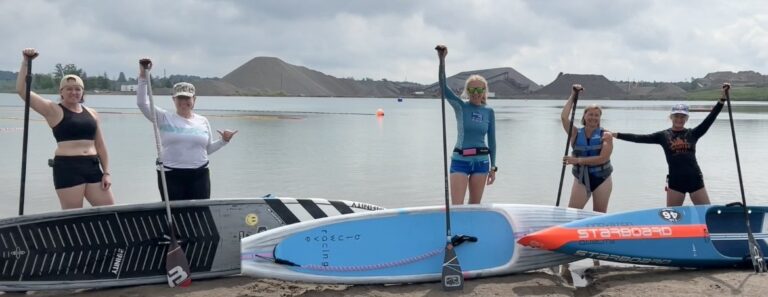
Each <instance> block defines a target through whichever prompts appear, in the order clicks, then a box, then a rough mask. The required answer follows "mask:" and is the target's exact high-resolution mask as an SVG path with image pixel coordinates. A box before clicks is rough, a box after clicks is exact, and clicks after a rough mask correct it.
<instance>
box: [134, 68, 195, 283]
mask: <svg viewBox="0 0 768 297" xmlns="http://www.w3.org/2000/svg"><path fill="white" fill-rule="evenodd" d="M139 64H141V67H143V68H144V69H145V71H146V72H147V94H148V95H149V107H150V109H149V110H150V117H151V118H152V126H153V128H154V129H153V130H154V132H155V147H156V148H157V166H158V168H159V169H160V183H161V184H162V188H163V197H165V199H164V200H165V212H166V215H167V216H168V230H169V231H170V234H169V236H170V238H169V240H170V244H169V245H168V252H166V255H165V256H166V257H165V270H166V271H167V274H166V276H167V277H168V286H170V287H171V288H173V287H176V286H180V287H187V286H189V285H190V284H192V278H191V275H192V271H190V269H189V262H187V256H186V255H185V254H184V249H182V248H181V246H180V245H179V241H178V240H177V239H176V230H175V227H174V225H173V216H172V215H171V201H170V198H169V196H168V184H167V182H166V179H165V171H164V170H163V161H162V159H160V133H159V130H158V128H157V116H156V113H155V101H154V99H153V98H152V76H151V75H150V73H149V70H150V69H151V66H150V65H151V64H152V62H151V61H150V60H149V59H141V60H139Z"/></svg>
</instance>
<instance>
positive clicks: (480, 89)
mask: <svg viewBox="0 0 768 297" xmlns="http://www.w3.org/2000/svg"><path fill="white" fill-rule="evenodd" d="M467 93H469V94H470V95H471V94H482V93H485V88H483V87H477V88H467Z"/></svg>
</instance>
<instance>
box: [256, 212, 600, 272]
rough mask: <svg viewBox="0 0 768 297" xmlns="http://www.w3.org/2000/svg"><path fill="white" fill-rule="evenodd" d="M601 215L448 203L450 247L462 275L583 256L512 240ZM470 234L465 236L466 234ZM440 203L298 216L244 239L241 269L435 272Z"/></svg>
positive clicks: (440, 242) (441, 242) (441, 240)
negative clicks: (455, 239)
mask: <svg viewBox="0 0 768 297" xmlns="http://www.w3.org/2000/svg"><path fill="white" fill-rule="evenodd" d="M594 215H598V213H595V212H591V211H584V210H576V209H565V208H556V207H551V206H540V205H515V204H483V205H463V206H458V207H452V208H451V227H452V232H453V234H454V235H457V236H458V235H465V236H470V237H474V238H476V239H477V241H476V242H472V241H470V240H467V241H465V242H463V243H461V244H459V245H457V246H456V247H455V248H454V250H455V252H456V255H457V256H458V260H459V263H460V264H461V268H462V272H463V274H464V276H465V277H466V278H475V277H481V276H490V275H498V274H505V273H513V272H522V271H527V270H533V269H540V268H545V267H551V266H555V265H560V264H564V263H568V262H571V261H574V260H578V259H580V258H579V257H573V256H567V255H562V254H558V253H552V252H548V251H542V250H537V249H532V248H527V247H523V246H520V245H517V244H516V240H517V238H519V237H522V236H524V235H527V234H529V233H532V232H534V231H538V230H541V229H544V228H547V227H550V226H554V225H557V224H562V223H566V222H570V221H572V220H576V219H582V218H587V217H591V216H594ZM468 238H469V237H465V239H468ZM446 241H447V238H446V231H445V207H444V206H434V207H416V208H402V209H392V210H383V211H377V212H370V213H365V214H363V213H359V214H353V215H349V216H344V218H342V219H340V218H338V217H330V218H324V219H320V220H314V221H312V222H302V223H297V224H293V225H290V226H285V227H283V228H280V229H274V230H269V231H266V232H262V233H259V234H255V235H251V236H249V237H247V238H244V239H243V240H242V259H243V263H242V269H243V274H245V275H250V276H254V277H262V278H276V279H282V280H290V281H304V282H314V283H341V284H388V283H410V282H423V281H436V280H439V279H440V276H441V270H442V265H443V262H442V261H443V254H444V248H445V245H446Z"/></svg>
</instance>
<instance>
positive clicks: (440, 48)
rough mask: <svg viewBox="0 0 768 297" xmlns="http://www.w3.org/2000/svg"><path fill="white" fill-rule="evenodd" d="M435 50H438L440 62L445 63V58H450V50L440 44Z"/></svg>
mask: <svg viewBox="0 0 768 297" xmlns="http://www.w3.org/2000/svg"><path fill="white" fill-rule="evenodd" d="M435 50H437V57H438V58H440V61H445V57H446V56H448V48H447V47H446V46H445V45H442V44H440V45H438V46H436V47H435Z"/></svg>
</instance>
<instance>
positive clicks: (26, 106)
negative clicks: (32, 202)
mask: <svg viewBox="0 0 768 297" xmlns="http://www.w3.org/2000/svg"><path fill="white" fill-rule="evenodd" d="M25 83H26V90H24V93H25V94H24V99H25V100H24V136H23V137H22V139H23V140H22V144H21V186H20V187H19V215H20V216H22V215H24V193H25V192H26V186H27V143H29V99H30V98H29V97H31V95H32V57H27V75H26V77H25Z"/></svg>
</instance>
